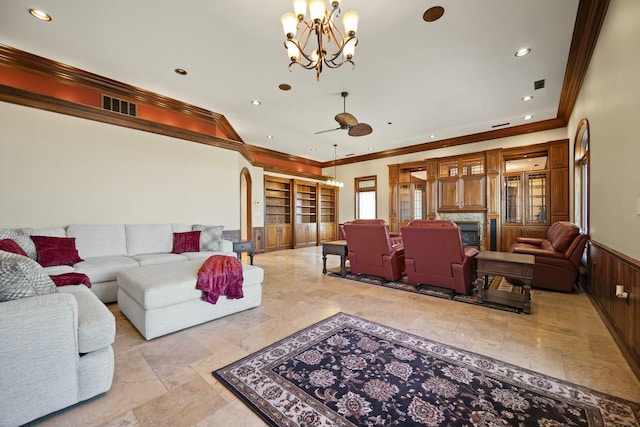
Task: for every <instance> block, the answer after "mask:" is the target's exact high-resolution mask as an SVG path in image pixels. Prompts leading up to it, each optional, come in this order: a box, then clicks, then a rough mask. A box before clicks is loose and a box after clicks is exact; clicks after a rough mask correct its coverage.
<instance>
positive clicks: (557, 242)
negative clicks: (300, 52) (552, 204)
mask: <svg viewBox="0 0 640 427" xmlns="http://www.w3.org/2000/svg"><path fill="white" fill-rule="evenodd" d="M554 226H555V227H554ZM554 226H552V227H551V228H550V229H549V233H548V238H549V241H551V244H552V245H553V248H554V249H555V250H556V251H559V252H566V251H567V249H569V246H571V243H573V241H574V239H575V238H576V236H577V235H578V234H580V229H579V228H578V227H577V226H575V225H574V224H571V223H570V222H557V223H555V224H554ZM552 228H553V229H552Z"/></svg>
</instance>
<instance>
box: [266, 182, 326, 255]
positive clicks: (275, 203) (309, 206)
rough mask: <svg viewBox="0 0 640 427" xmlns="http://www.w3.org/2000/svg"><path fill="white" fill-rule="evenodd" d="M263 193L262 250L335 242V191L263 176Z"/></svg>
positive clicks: (319, 186)
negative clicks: (263, 241) (263, 223)
mask: <svg viewBox="0 0 640 427" xmlns="http://www.w3.org/2000/svg"><path fill="white" fill-rule="evenodd" d="M264 191H265V233H266V238H265V250H267V251H270V250H278V249H291V248H300V247H306V246H315V245H317V244H319V243H321V242H323V241H331V240H337V232H338V206H337V205H338V203H337V200H338V194H337V191H338V189H337V188H335V187H330V186H327V185H323V184H317V183H315V182H311V181H302V180H296V179H286V178H278V177H271V176H267V175H265V177H264Z"/></svg>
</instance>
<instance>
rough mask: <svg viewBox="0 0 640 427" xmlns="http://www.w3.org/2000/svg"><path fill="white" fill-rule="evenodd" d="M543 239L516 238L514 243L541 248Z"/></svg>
mask: <svg viewBox="0 0 640 427" xmlns="http://www.w3.org/2000/svg"><path fill="white" fill-rule="evenodd" d="M544 240H545V239H540V238H537V237H516V242H518V243H527V244H529V245H534V246H542V242H543V241H544Z"/></svg>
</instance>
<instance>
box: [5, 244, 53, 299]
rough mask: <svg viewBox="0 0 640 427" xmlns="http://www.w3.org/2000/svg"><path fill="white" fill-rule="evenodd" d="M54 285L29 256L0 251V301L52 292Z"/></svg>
mask: <svg viewBox="0 0 640 427" xmlns="http://www.w3.org/2000/svg"><path fill="white" fill-rule="evenodd" d="M57 291H58V290H57V288H56V285H55V284H54V283H53V281H52V280H51V279H50V278H49V276H48V275H47V273H45V271H44V269H43V268H42V267H41V266H40V265H38V263H37V262H35V261H34V260H32V259H31V258H28V257H25V256H22V255H16V254H13V253H11V252H5V251H0V301H11V300H15V299H20V298H25V297H32V296H36V295H46V294H53V293H55V292H57Z"/></svg>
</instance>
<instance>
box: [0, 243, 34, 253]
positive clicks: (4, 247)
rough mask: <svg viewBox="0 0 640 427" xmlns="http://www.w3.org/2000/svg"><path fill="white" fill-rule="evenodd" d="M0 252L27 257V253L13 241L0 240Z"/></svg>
mask: <svg viewBox="0 0 640 427" xmlns="http://www.w3.org/2000/svg"><path fill="white" fill-rule="evenodd" d="M0 251H5V252H11V253H12V254H16V255H22V256H26V257H28V256H29V255H27V253H26V252H25V251H24V249H22V248H21V247H20V245H19V244H17V243H16V242H15V240H11V239H2V240H0Z"/></svg>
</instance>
